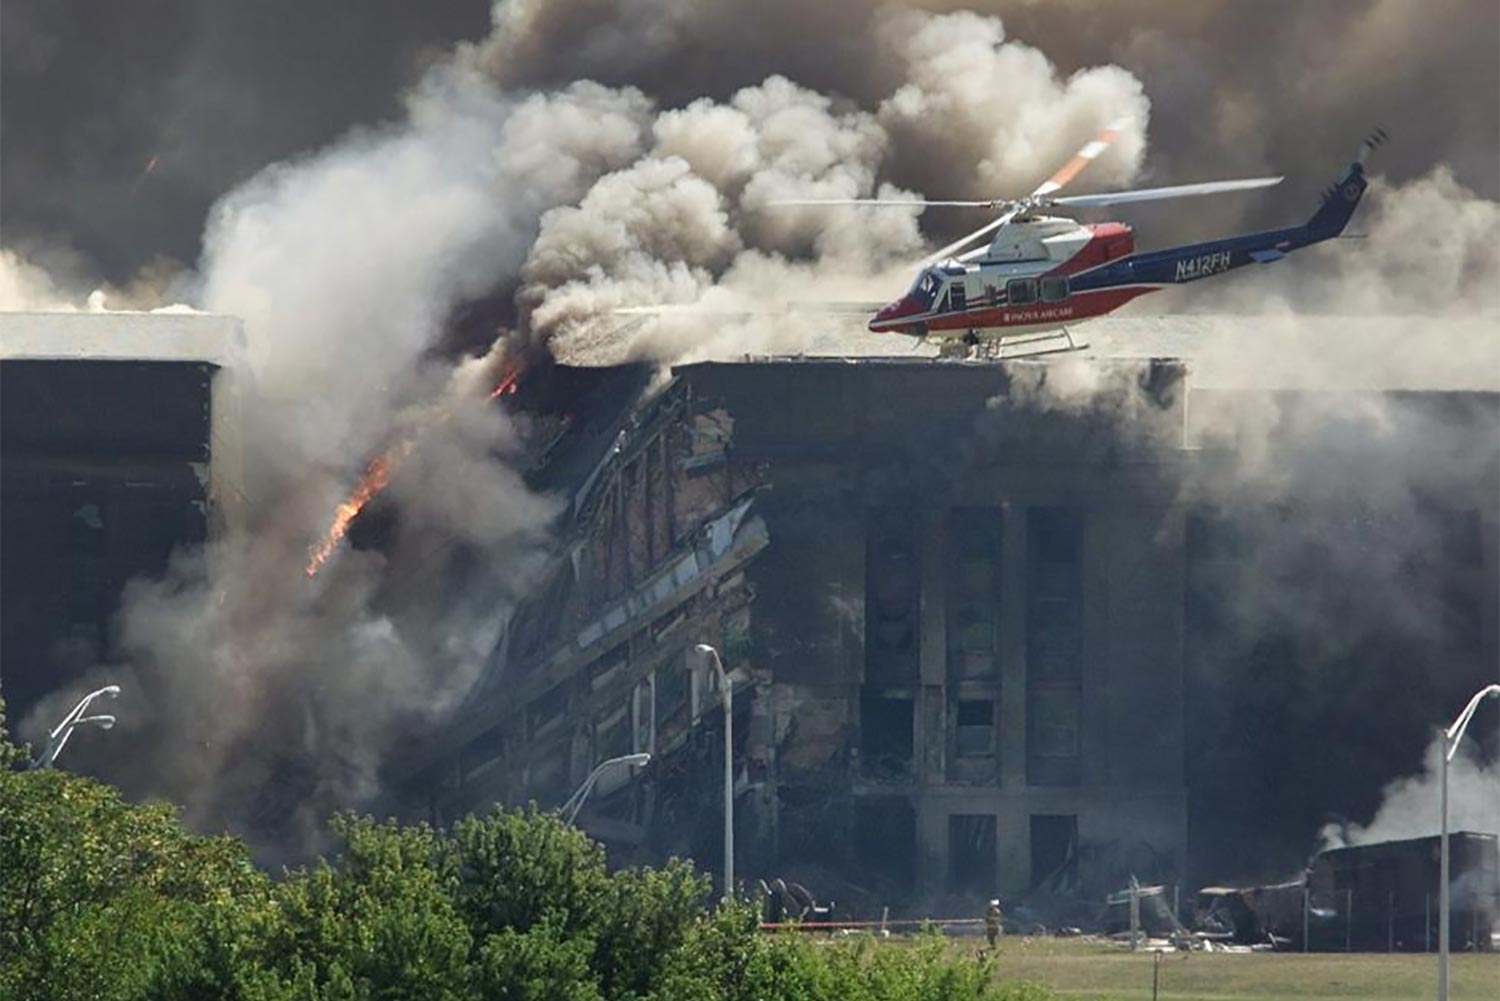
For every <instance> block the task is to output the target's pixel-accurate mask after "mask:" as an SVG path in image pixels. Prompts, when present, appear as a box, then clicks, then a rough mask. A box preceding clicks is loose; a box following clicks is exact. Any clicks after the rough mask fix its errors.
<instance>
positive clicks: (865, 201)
mask: <svg viewBox="0 0 1500 1001" xmlns="http://www.w3.org/2000/svg"><path fill="white" fill-rule="evenodd" d="M1000 204H1002V203H1000V202H994V201H988V202H976V201H951V200H950V201H934V200H932V199H928V198H782V199H778V200H776V201H773V202H766V205H767V206H772V205H774V206H781V205H922V206H928V205H956V206H962V207H965V208H995V207H996V206H997V205H1000Z"/></svg>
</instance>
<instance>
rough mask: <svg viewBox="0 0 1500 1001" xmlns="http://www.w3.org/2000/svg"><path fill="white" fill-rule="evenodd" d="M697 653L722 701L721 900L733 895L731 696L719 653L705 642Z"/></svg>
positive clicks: (732, 741)
mask: <svg viewBox="0 0 1500 1001" xmlns="http://www.w3.org/2000/svg"><path fill="white" fill-rule="evenodd" d="M697 650H698V652H699V653H701V654H702V655H703V656H705V657H707V658H708V659H709V661H710V662H711V663H712V664H713V666H714V670H715V671H716V672H718V675H719V694H720V695H721V696H722V698H723V701H724V897H725V899H728V898H729V897H731V896H733V895H734V697H733V692H732V691H731V690H730V687H729V675H728V674H727V673H726V672H725V670H724V662H723V661H722V660H720V659H719V651H717V650H715V649H714V648H713V647H711V646H709V645H708V644H707V643H699V644H698V647H697Z"/></svg>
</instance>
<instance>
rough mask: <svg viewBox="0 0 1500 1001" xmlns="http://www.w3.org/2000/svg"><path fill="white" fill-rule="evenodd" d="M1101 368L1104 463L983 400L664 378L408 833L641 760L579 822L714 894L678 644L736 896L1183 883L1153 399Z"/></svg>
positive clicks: (779, 368) (996, 371)
mask: <svg viewBox="0 0 1500 1001" xmlns="http://www.w3.org/2000/svg"><path fill="white" fill-rule="evenodd" d="M1113 368H1114V370H1115V371H1116V375H1117V376H1118V378H1120V379H1121V380H1123V381H1124V382H1125V383H1127V384H1128V385H1129V386H1131V387H1133V391H1132V393H1131V394H1130V399H1131V401H1132V405H1133V406H1135V407H1136V408H1137V409H1138V410H1140V411H1141V412H1140V413H1138V414H1137V415H1136V417H1137V419H1136V420H1135V421H1133V425H1132V428H1133V430H1132V433H1131V434H1129V435H1122V434H1120V433H1119V431H1118V429H1117V428H1116V427H1115V426H1114V424H1113V421H1114V418H1112V417H1110V416H1108V415H1103V414H1100V413H1097V412H1094V411H1080V412H1078V413H1075V414H1060V413H1056V412H1052V411H1048V410H1045V409H1037V408H1034V407H1031V406H1028V405H1021V404H1020V403H1019V402H1018V399H1017V393H1018V392H1019V391H1020V390H1018V388H1017V387H1018V386H1019V385H1021V384H1022V383H1025V382H1026V380H1027V379H1028V378H1029V375H1025V373H1026V370H1025V369H1024V368H1021V369H1017V368H1015V367H1013V366H1012V367H1007V366H969V365H946V364H933V363H931V362H922V361H918V362H896V361H880V362H875V361H870V362H863V363H849V362H844V361H816V360H800V361H782V360H773V361H766V362H761V363H753V362H742V363H729V364H719V363H704V364H698V365H690V366H684V367H680V368H678V369H677V370H676V371H675V373H674V375H675V378H674V380H673V382H672V383H671V385H669V386H668V387H667V388H666V389H665V390H664V391H663V392H661V393H660V394H659V395H658V396H656V397H655V398H654V400H653V401H652V402H651V403H650V404H649V405H648V406H646V407H645V408H644V410H643V411H641V412H640V413H639V414H638V415H637V416H635V417H634V418H633V419H632V421H631V422H630V426H628V427H627V426H622V427H621V428H620V429H619V430H618V431H613V435H614V443H613V444H612V446H611V447H610V448H609V450H608V451H607V452H606V453H605V454H604V455H603V457H602V458H601V459H600V460H599V462H598V465H597V466H595V467H594V468H592V469H590V470H589V471H588V473H587V475H586V476H584V477H583V479H582V480H581V482H580V483H579V485H578V487H577V492H576V493H575V495H574V496H575V505H574V510H573V512H572V516H571V517H572V519H573V525H574V531H575V535H574V538H573V541H572V543H571V546H570V548H569V551H568V555H567V557H566V558H565V559H562V560H560V561H559V562H558V566H557V568H556V571H555V573H554V576H553V578H552V580H551V582H550V583H549V584H548V585H547V586H546V587H545V588H543V589H542V596H541V597H540V598H539V600H537V601H535V602H534V603H532V604H531V605H530V606H528V607H527V608H526V609H524V610H523V611H522V612H521V613H520V614H519V615H518V616H517V617H516V618H515V619H514V620H513V622H512V623H511V628H510V629H509V630H508V631H507V638H506V640H505V641H504V643H503V644H502V645H503V647H504V649H503V651H500V652H498V654H497V658H496V669H495V672H494V674H493V677H492V680H491V682H490V684H489V685H488V686H487V688H486V689H485V690H484V691H482V692H480V693H477V694H476V697H475V700H474V704H473V705H472V706H471V709H470V711H469V712H468V713H467V714H466V715H465V718H464V720H463V722H462V723H461V724H459V725H457V726H455V727H454V728H453V729H452V735H451V736H450V737H449V738H448V739H447V740H446V741H445V742H444V743H443V744H441V745H439V746H437V747H435V748H434V749H432V750H431V751H430V752H429V754H428V756H427V757H426V758H425V759H423V761H422V762H421V765H422V767H419V768H418V769H417V774H418V775H420V776H421V781H420V785H421V786H422V787H423V788H426V789H429V790H432V791H433V794H432V801H433V806H434V808H435V810H436V812H437V814H438V815H439V817H444V816H451V815H453V814H456V813H458V812H462V811H464V810H468V809H474V808H476V807H479V808H482V807H483V806H484V805H486V804H487V803H488V802H490V801H494V800H501V801H510V802H523V801H525V800H528V799H536V800H538V801H540V802H542V803H547V802H558V801H560V800H561V799H562V798H564V797H565V796H566V795H567V793H568V792H569V791H571V789H572V787H573V785H575V784H576V783H577V782H579V781H581V780H582V779H583V777H584V776H585V775H586V774H587V772H588V771H589V769H590V768H591V767H592V766H593V764H594V763H595V762H597V761H600V760H603V759H606V758H608V757H611V756H615V755H618V754H623V753H630V752H638V751H647V752H650V753H652V754H654V755H655V756H656V760H655V761H654V762H653V763H652V765H651V766H650V767H649V768H648V769H647V770H646V772H645V774H644V776H642V777H641V778H640V779H639V780H637V779H634V778H632V777H631V776H629V775H626V774H617V775H613V776H610V777H609V778H608V780H607V781H606V782H605V783H604V784H603V785H602V786H601V787H600V788H599V789H598V790H597V791H596V793H595V798H594V800H593V801H592V803H593V804H594V806H593V808H592V809H591V810H587V811H585V813H584V814H583V815H582V818H581V822H583V823H584V824H585V826H587V827H589V828H590V829H591V830H593V831H594V832H595V833H596V834H599V835H600V836H603V837H606V838H608V839H610V840H614V841H623V842H626V843H632V842H633V843H636V844H649V845H651V846H652V847H653V849H654V850H655V852H657V853H674V852H675V853H679V854H680V853H691V854H692V855H693V856H694V857H695V858H697V859H698V860H699V861H700V863H701V864H703V865H704V866H705V867H706V868H712V867H713V865H714V864H715V860H716V859H717V858H718V856H719V849H718V845H717V834H716V832H717V830H718V825H719V824H720V823H721V822H722V821H721V817H722V815H721V814H719V813H718V812H717V806H716V804H717V803H718V802H719V795H718V788H719V787H718V785H717V783H716V782H715V781H714V780H713V776H715V775H718V774H720V771H719V770H718V769H720V768H721V767H722V763H721V761H720V762H719V763H718V764H716V763H715V762H716V761H717V760H718V759H717V758H716V755H717V754H718V753H719V752H718V750H717V748H718V747H719V746H720V742H721V740H722V737H721V736H715V735H716V734H719V733H720V731H719V730H718V727H720V726H722V725H723V724H722V718H721V717H722V712H721V711H720V710H718V709H717V708H716V707H717V706H718V704H719V702H718V696H717V694H716V693H715V692H713V691H712V676H711V675H710V673H709V671H708V670H707V665H704V664H702V663H700V661H699V659H698V657H697V655H696V654H695V653H693V648H694V646H695V645H696V644H698V643H703V642H707V643H710V644H712V645H714V646H715V647H717V648H718V649H719V650H720V651H722V654H723V660H724V663H725V666H726V667H727V668H728V669H729V670H730V672H731V676H732V678H733V680H734V684H735V689H736V691H735V702H734V706H735V709H734V715H735V719H734V739H735V765H736V776H737V779H736V838H737V846H738V848H737V856H738V858H737V864H738V866H739V867H740V871H741V872H743V873H745V875H746V876H747V877H751V878H753V877H757V876H764V877H767V878H769V877H772V876H774V875H776V874H778V873H779V872H782V871H788V870H789V869H790V870H797V869H798V868H799V867H809V866H811V867H817V868H818V870H819V871H821V872H824V873H842V874H846V875H847V876H848V877H849V879H850V881H851V882H854V883H857V884H859V885H863V886H866V887H867V888H869V889H871V890H872V892H878V893H879V894H880V895H881V896H883V897H884V898H886V899H898V900H913V901H914V900H918V899H922V900H932V899H933V898H936V897H941V896H944V895H948V894H953V895H958V896H963V897H976V898H977V897H987V896H990V895H993V894H994V893H997V892H1003V893H1007V894H1018V893H1021V892H1023V891H1025V890H1027V889H1028V888H1030V887H1033V886H1036V885H1037V884H1039V883H1042V882H1044V881H1048V880H1052V881H1054V882H1055V883H1059V884H1062V885H1068V886H1072V887H1074V888H1077V887H1080V886H1094V885H1100V886H1102V885H1105V884H1107V883H1109V882H1110V881H1112V880H1115V879H1117V878H1119V877H1121V876H1122V875H1123V874H1126V873H1130V872H1134V873H1137V874H1139V875H1140V876H1141V877H1142V878H1148V877H1151V878H1155V877H1158V876H1166V875H1170V874H1172V873H1175V872H1178V871H1180V869H1181V866H1182V864H1183V862H1184V856H1185V851H1186V837H1187V824H1188V821H1187V791H1186V782H1185V775H1184V747H1183V720H1184V712H1183V699H1184V679H1183V628H1184V626H1183V609H1184V600H1183V580H1184V549H1183V531H1184V529H1183V517H1182V514H1181V512H1180V509H1179V505H1178V503H1177V482H1178V475H1177V466H1178V465H1179V464H1180V461H1181V446H1182V407H1181V398H1182V394H1181V392H1180V388H1181V387H1180V384H1181V379H1182V370H1181V367H1180V366H1177V365H1173V364H1169V363H1151V362H1142V363H1121V364H1120V365H1116V366H1113ZM1018 372H1021V373H1023V376H1024V377H1023V376H1018V374H1017V373H1018ZM1028 384H1029V383H1028ZM611 430H612V429H608V428H606V429H602V430H601V431H600V432H599V433H598V436H599V437H601V438H602V437H609V435H610V434H611ZM576 447H582V446H581V445H579V446H576ZM502 693H503V694H502Z"/></svg>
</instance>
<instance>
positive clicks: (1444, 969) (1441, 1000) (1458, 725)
mask: <svg viewBox="0 0 1500 1001" xmlns="http://www.w3.org/2000/svg"><path fill="white" fill-rule="evenodd" d="M1491 695H1496V696H1500V685H1486V686H1485V687H1484V688H1481V689H1480V690H1479V691H1477V692H1475V693H1474V697H1473V698H1472V699H1470V700H1469V704H1468V705H1466V706H1464V711H1463V712H1461V713H1459V714H1458V716H1457V718H1455V719H1454V720H1453V725H1452V726H1450V727H1448V729H1447V730H1445V731H1443V764H1442V772H1443V805H1442V811H1443V827H1442V831H1443V835H1442V847H1441V848H1440V849H1439V852H1438V857H1439V862H1438V992H1437V996H1438V1001H1448V762H1450V761H1452V760H1453V755H1454V754H1456V753H1458V744H1459V741H1461V740H1463V739H1464V731H1465V730H1467V729H1468V728H1469V720H1470V719H1471V718H1473V716H1474V711H1475V710H1476V709H1478V708H1479V703H1481V702H1483V701H1484V700H1485V699H1487V698H1489V697H1490V696H1491Z"/></svg>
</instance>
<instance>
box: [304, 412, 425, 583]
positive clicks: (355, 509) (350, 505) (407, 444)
mask: <svg viewBox="0 0 1500 1001" xmlns="http://www.w3.org/2000/svg"><path fill="white" fill-rule="evenodd" d="M415 444H416V442H415V441H413V440H412V439H410V438H408V439H406V440H405V441H403V442H401V443H400V444H399V445H397V446H396V447H395V448H392V449H391V450H390V451H388V452H386V453H385V454H384V455H377V456H376V457H375V458H374V459H372V460H370V464H369V466H367V467H365V475H364V476H363V477H361V478H360V481H359V483H358V485H356V486H355V488H354V490H353V491H351V492H350V494H349V496H348V497H346V498H345V499H344V501H343V503H341V504H339V506H338V507H336V508H334V509H333V524H331V525H329V526H328V531H327V532H326V533H325V534H324V536H323V541H322V542H319V543H318V544H317V545H316V546H314V547H313V548H312V552H311V553H310V554H309V555H308V558H307V567H306V571H307V575H308V576H309V577H313V576H316V575H317V572H318V571H319V570H321V569H323V564H324V563H327V562H328V557H330V556H332V555H333V551H334V550H335V549H337V548H338V545H339V543H340V542H342V541H344V536H345V535H347V534H348V533H349V525H350V524H351V523H352V522H353V521H354V519H355V517H356V516H357V515H358V514H359V512H361V511H363V510H364V508H365V505H366V504H368V503H370V501H372V500H374V499H375V496H376V495H377V494H379V493H380V491H382V490H384V489H385V488H386V487H387V486H389V485H390V482H391V474H392V473H393V472H395V471H396V468H397V467H398V466H400V465H401V460H403V459H405V458H406V457H407V456H408V455H410V454H411V451H412V448H413V447H414V446H415Z"/></svg>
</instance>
